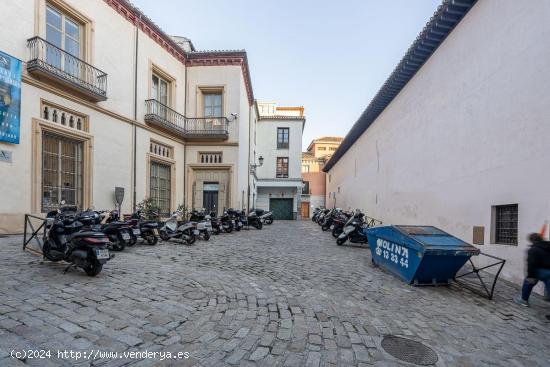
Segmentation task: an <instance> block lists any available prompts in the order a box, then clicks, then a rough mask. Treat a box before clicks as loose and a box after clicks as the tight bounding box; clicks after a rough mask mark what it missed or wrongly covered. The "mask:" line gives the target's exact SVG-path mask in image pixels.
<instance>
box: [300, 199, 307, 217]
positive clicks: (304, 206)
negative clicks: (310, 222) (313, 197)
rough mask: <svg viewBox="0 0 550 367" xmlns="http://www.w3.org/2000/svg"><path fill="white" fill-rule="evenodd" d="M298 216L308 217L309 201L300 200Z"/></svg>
mask: <svg viewBox="0 0 550 367" xmlns="http://www.w3.org/2000/svg"><path fill="white" fill-rule="evenodd" d="M300 216H301V217H302V219H308V218H309V202H307V201H302V203H301V204H300Z"/></svg>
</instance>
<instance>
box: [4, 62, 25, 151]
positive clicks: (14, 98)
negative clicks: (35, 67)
mask: <svg viewBox="0 0 550 367" xmlns="http://www.w3.org/2000/svg"><path fill="white" fill-rule="evenodd" d="M21 67H22V63H21V60H19V59H16V58H15V57H12V56H10V55H8V54H6V53H3V52H2V51H0V141H4V142H7V143H13V144H19V119H20V115H21Z"/></svg>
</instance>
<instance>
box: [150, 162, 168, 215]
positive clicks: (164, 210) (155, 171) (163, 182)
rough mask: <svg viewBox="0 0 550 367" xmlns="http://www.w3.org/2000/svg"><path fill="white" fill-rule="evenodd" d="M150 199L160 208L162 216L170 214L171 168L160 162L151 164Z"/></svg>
mask: <svg viewBox="0 0 550 367" xmlns="http://www.w3.org/2000/svg"><path fill="white" fill-rule="evenodd" d="M150 170H151V176H150V182H149V184H150V193H149V194H150V197H151V199H152V200H153V202H154V203H155V205H156V206H157V207H158V208H159V210H160V214H161V215H169V214H170V202H171V200H170V199H171V192H170V191H171V187H172V183H171V167H170V166H169V165H167V164H162V163H159V162H155V161H152V162H151V167H150Z"/></svg>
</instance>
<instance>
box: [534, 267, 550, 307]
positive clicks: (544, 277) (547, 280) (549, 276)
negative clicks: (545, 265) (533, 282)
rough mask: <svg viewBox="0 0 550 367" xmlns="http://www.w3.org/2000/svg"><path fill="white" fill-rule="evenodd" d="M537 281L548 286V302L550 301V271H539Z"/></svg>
mask: <svg viewBox="0 0 550 367" xmlns="http://www.w3.org/2000/svg"><path fill="white" fill-rule="evenodd" d="M537 279H539V280H541V281H542V282H544V285H545V286H546V300H548V301H550V269H538V270H537Z"/></svg>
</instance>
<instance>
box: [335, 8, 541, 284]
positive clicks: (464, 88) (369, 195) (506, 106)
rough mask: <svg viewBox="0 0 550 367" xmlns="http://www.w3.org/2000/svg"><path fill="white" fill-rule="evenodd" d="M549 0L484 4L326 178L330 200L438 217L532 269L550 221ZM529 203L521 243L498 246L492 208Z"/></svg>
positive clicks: (393, 217)
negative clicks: (538, 235)
mask: <svg viewBox="0 0 550 367" xmlns="http://www.w3.org/2000/svg"><path fill="white" fill-rule="evenodd" d="M548 19H550V2H548V1H528V2H518V1H513V0H484V1H479V2H478V3H477V4H476V5H475V6H474V7H473V8H472V10H471V11H470V12H469V13H468V14H467V15H466V16H465V18H464V19H463V20H462V21H461V22H460V23H459V24H458V26H457V27H456V28H455V30H453V31H452V33H451V34H450V35H449V36H448V38H447V39H446V40H445V41H444V42H443V43H442V45H441V46H440V47H439V48H438V49H437V51H436V52H435V53H434V54H433V55H432V57H431V58H430V59H429V60H428V61H427V62H426V64H425V65H424V66H422V68H421V69H420V71H419V72H418V73H417V74H416V75H415V76H414V77H413V79H412V80H411V81H410V82H409V83H408V84H407V85H406V86H405V87H404V89H403V90H402V91H401V92H400V93H399V95H398V96H397V97H396V98H395V99H394V101H393V102H392V103H391V104H390V105H389V106H388V107H386V109H385V110H384V111H383V112H382V114H381V115H380V116H379V117H378V118H377V120H376V121H375V122H374V123H373V124H372V125H371V126H370V127H369V129H367V131H365V132H364V133H363V135H362V136H361V137H360V138H359V139H358V140H357V141H356V142H355V144H354V145H353V146H352V147H351V149H349V151H348V152H347V153H346V154H345V155H344V156H343V157H342V158H341V159H340V160H339V161H338V162H337V163H336V165H335V166H334V167H333V168H332V169H331V170H330V172H329V174H327V206H332V204H333V203H334V199H333V198H330V199H329V198H328V193H334V192H336V200H335V201H336V206H339V207H343V208H356V207H359V208H361V209H364V210H365V211H366V213H367V214H368V215H369V216H372V217H375V218H379V219H381V220H382V221H383V222H384V223H387V224H389V223H393V224H427V225H435V226H437V227H440V228H442V229H444V230H446V231H448V232H450V233H451V234H453V235H456V236H458V237H460V238H462V239H464V240H466V241H468V242H471V241H472V236H473V234H472V230H473V226H484V227H485V243H486V244H485V245H483V246H480V248H481V250H482V251H484V252H487V253H490V254H494V255H496V256H499V257H503V258H505V259H506V260H507V263H506V266H505V268H504V276H505V277H506V278H508V279H511V280H513V281H515V282H520V281H521V278H522V277H523V275H524V253H525V251H526V249H527V245H526V242H527V241H526V239H525V238H526V236H527V234H528V233H530V232H533V231H538V230H539V228H540V227H541V225H542V224H543V222H544V220H546V219H549V218H550V190H549V185H548V183H549V182H550V149H549V131H550V113H549V106H550V94H549V93H548V85H550V68H549V67H548V60H550V43H549V42H548V39H550V22H549V21H548ZM516 203H517V204H518V205H519V245H518V246H510V245H495V244H490V241H491V235H490V230H491V207H492V206H494V205H501V204H516Z"/></svg>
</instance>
